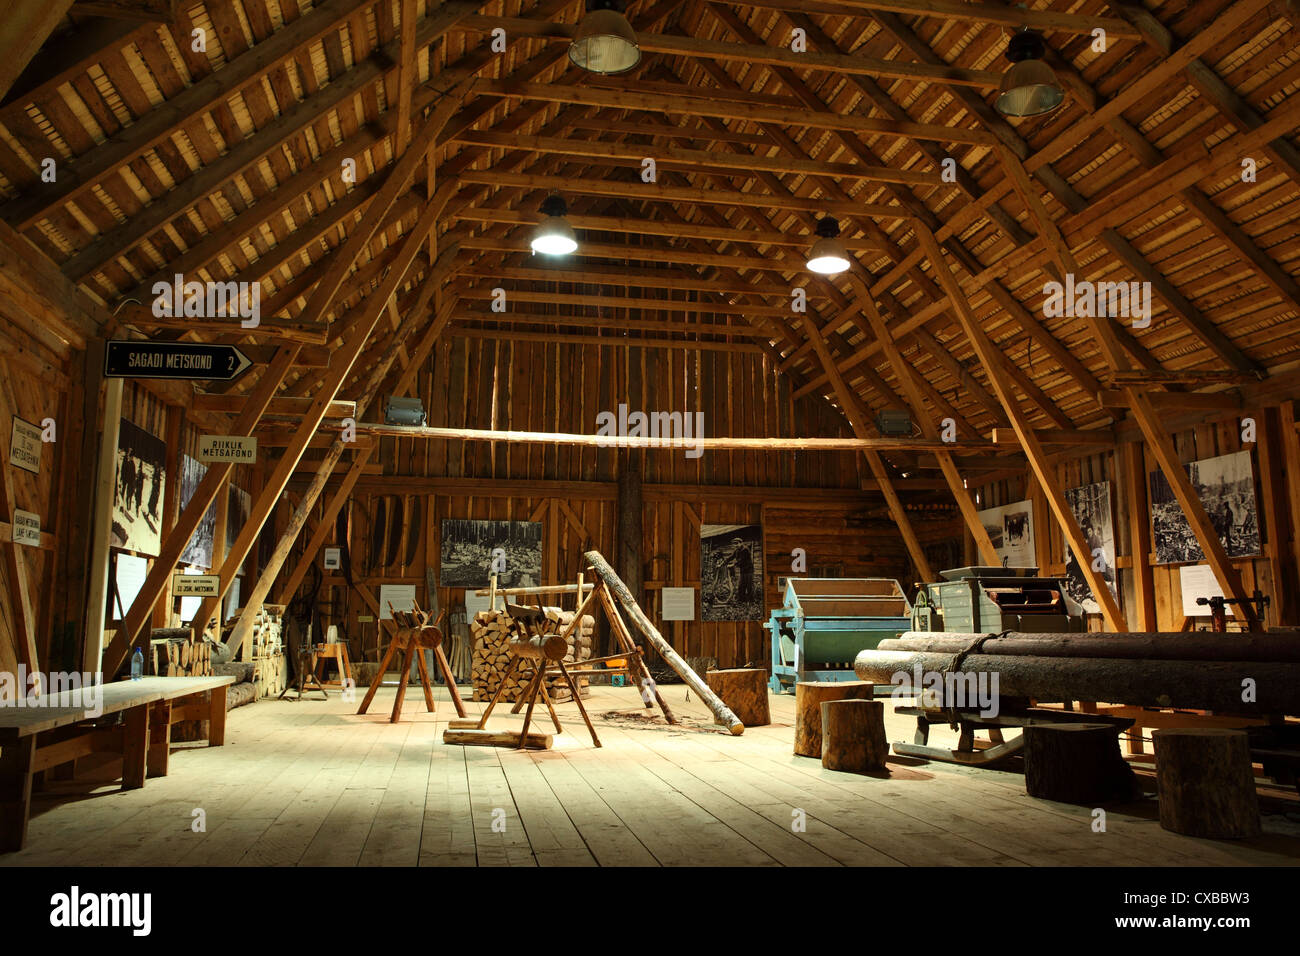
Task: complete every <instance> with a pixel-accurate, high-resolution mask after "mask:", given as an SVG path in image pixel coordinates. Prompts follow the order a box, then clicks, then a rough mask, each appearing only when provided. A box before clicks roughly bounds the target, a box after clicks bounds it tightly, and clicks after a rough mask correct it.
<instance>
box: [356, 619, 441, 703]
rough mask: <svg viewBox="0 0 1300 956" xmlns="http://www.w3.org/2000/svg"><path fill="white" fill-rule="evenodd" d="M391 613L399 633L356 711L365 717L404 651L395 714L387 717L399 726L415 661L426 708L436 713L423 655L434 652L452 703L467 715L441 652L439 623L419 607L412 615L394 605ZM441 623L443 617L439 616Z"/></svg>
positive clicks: (395, 700)
mask: <svg viewBox="0 0 1300 956" xmlns="http://www.w3.org/2000/svg"><path fill="white" fill-rule="evenodd" d="M388 609H389V611H390V612H391V613H392V615H393V620H394V621H396V622H397V625H398V629H397V633H395V634H394V635H393V639H392V641H391V642H390V643H389V645H388V650H387V651H386V652H385V654H384V659H383V660H382V661H381V662H380V664H379V672H378V673H376V674H375V677H374V680H372V681H371V682H370V688H369V690H367V691H366V696H365V697H364V698H363V699H362V701H361V706H360V707H358V708H357V713H358V714H364V713H365V712H366V711H367V710H368V709H369V708H370V702H371V701H372V700H374V699H375V693H376V692H377V691H378V690H379V687H380V685H381V684H383V682H384V674H385V672H386V671H387V670H388V665H389V664H390V663H392V660H393V655H395V654H396V653H397V652H398V651H402V652H403V657H402V667H401V670H400V672H399V676H398V680H397V696H396V698H395V699H394V700H393V713H392V715H391V716H390V717H389V718H388V720H389V722H390V723H394V724H395V723H397V721H398V718H400V717H401V716H402V704H403V702H404V701H405V700H406V685H407V684H408V683H409V682H410V680H411V662H412V659H414V661H415V663H416V664H417V665H418V667H419V673H420V684H421V686H422V687H423V688H424V705H425V707H427V708H428V710H429V713H431V714H432V713H434V711H435V710H436V709H437V705H436V704H435V703H434V700H433V687H432V685H431V684H430V683H429V669H428V667H427V666H426V665H425V663H424V652H425V651H426V650H431V651H433V656H434V660H436V661H437V663H438V669H439V670H440V671H442V678H443V680H444V681H446V683H447V690H448V692H449V693H450V694H451V702H452V703H453V704H454V705H455V706H456V714H457V716H460V717H464V716H465V704H464V702H462V701H461V699H460V692H459V691H458V690H457V689H456V677H455V675H454V674H452V672H451V665H450V664H448V663H447V655H446V654H445V653H444V652H443V650H442V629H441V628H440V627H438V625H437V624H430V623H429V614H428V612H426V611H422V610H421V609H420V606H419V605H418V604H417V605H414V610H413V611H412V612H410V613H409V614H408V613H407V612H405V611H398V610H396V609H395V608H394V607H393V606H392V604H391V603H390V604H389V605H388ZM439 620H441V617H439Z"/></svg>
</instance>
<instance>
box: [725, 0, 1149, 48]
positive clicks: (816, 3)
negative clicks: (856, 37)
mask: <svg viewBox="0 0 1300 956" xmlns="http://www.w3.org/2000/svg"><path fill="white" fill-rule="evenodd" d="M734 6H738V7H757V8H760V9H765V10H788V11H797V12H802V13H812V14H817V13H820V14H825V15H827V16H869V15H871V14H873V13H876V12H880V11H886V12H889V13H898V14H902V15H904V16H910V17H921V18H925V19H937V20H948V21H953V22H957V23H960V24H962V25H963V26H964V25H967V24H971V23H993V24H997V25H998V26H1003V27H1010V28H1012V29H1019V28H1021V27H1028V28H1030V29H1032V30H1038V31H1040V32H1043V33H1076V34H1084V35H1089V36H1090V35H1091V34H1092V31H1093V30H1094V29H1096V28H1097V27H1101V28H1102V29H1104V30H1105V31H1106V35H1107V37H1109V38H1111V39H1122V40H1133V39H1136V38H1137V37H1138V36H1139V33H1138V31H1137V29H1136V28H1134V27H1133V26H1131V25H1130V24H1129V23H1128V22H1126V21H1125V20H1117V19H1115V18H1114V17H1098V16H1093V15H1091V14H1086V13H1058V12H1057V11H1055V10H1027V9H1024V8H1023V7H1018V6H1014V7H1013V6H999V5H997V4H991V3H965V2H962V0H737V2H736V3H735V4H734Z"/></svg>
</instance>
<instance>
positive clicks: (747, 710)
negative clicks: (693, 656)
mask: <svg viewBox="0 0 1300 956" xmlns="http://www.w3.org/2000/svg"><path fill="white" fill-rule="evenodd" d="M704 681H705V683H707V684H708V685H709V687H710V689H712V691H713V692H714V693H715V694H717V695H718V696H719V697H721V698H722V702H723V703H724V704H726V705H727V706H728V707H730V708H731V712H732V713H733V714H735V715H736V716H737V717H738V718H740V722H741V723H742V724H744V725H745V726H746V727H761V726H763V725H764V724H770V723H771V722H772V717H771V715H770V712H769V710H768V705H767V671H765V670H763V669H762V668H761V667H753V668H749V667H734V668H730V669H727V670H720V671H706V672H705V674H704Z"/></svg>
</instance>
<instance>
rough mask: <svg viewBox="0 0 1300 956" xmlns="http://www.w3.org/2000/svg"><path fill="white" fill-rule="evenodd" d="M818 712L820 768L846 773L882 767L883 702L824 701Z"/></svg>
mask: <svg viewBox="0 0 1300 956" xmlns="http://www.w3.org/2000/svg"><path fill="white" fill-rule="evenodd" d="M821 711H822V766H823V767H825V768H826V769H827V770H843V771H846V772H848V773H865V772H867V771H871V770H884V769H885V758H886V757H888V756H889V741H888V740H886V739H885V704H884V701H879V700H860V699H857V698H854V699H851V700H827V701H823V702H822V707H821Z"/></svg>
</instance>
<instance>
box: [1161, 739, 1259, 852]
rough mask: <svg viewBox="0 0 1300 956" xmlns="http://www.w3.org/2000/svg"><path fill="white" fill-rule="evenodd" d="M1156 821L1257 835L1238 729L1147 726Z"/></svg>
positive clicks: (1170, 826) (1229, 835)
mask: <svg viewBox="0 0 1300 956" xmlns="http://www.w3.org/2000/svg"><path fill="white" fill-rule="evenodd" d="M1151 739H1152V740H1154V741H1155V747H1156V785H1157V786H1158V788H1159V794H1160V825H1161V826H1162V827H1164V828H1165V829H1166V830H1172V831H1173V832H1174V833H1184V834H1186V835H1187V836H1198V837H1211V838H1213V839H1216V840H1239V839H1243V838H1245V837H1253V836H1258V835H1259V833H1260V823H1259V800H1258V798H1257V797H1256V795H1255V774H1254V771H1253V770H1252V768H1251V765H1250V738H1249V737H1248V736H1247V735H1246V732H1245V731H1244V730H1229V729H1226V728H1221V727H1205V728H1197V727H1169V728H1167V729H1164V730H1153V731H1152V732H1151Z"/></svg>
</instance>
